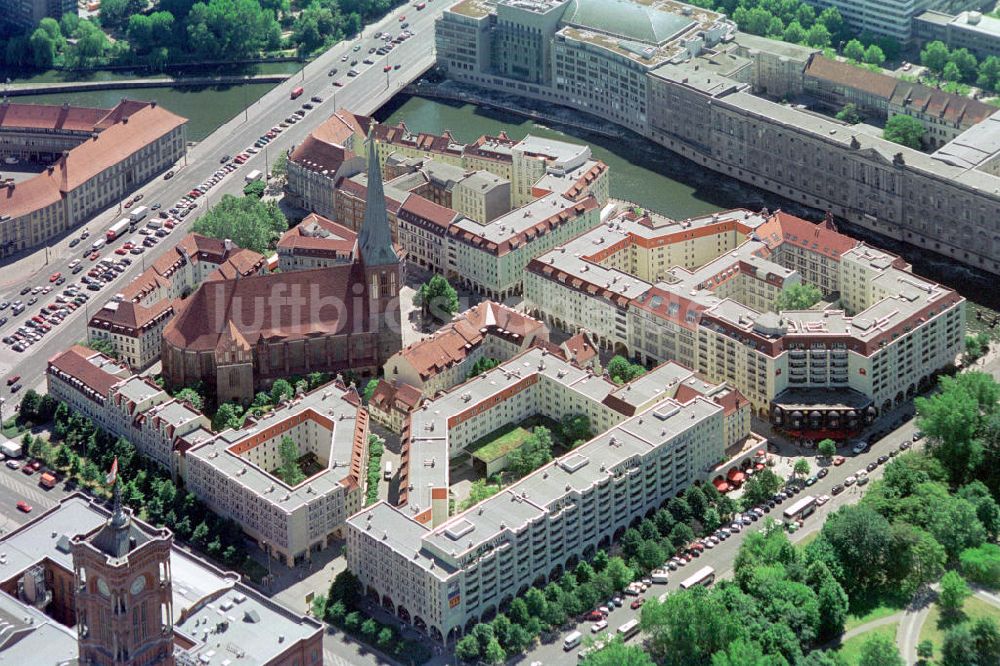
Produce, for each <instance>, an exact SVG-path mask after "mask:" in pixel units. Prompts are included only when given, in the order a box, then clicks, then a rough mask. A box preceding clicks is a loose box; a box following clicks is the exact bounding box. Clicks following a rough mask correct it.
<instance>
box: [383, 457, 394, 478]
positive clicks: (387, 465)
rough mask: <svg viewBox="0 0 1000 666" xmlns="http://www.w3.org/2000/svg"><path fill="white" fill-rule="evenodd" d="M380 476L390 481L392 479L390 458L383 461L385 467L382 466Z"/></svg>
mask: <svg viewBox="0 0 1000 666" xmlns="http://www.w3.org/2000/svg"><path fill="white" fill-rule="evenodd" d="M382 478H383V479H385V480H386V481H391V480H392V461H391V460H386V461H385V467H384V468H383V471H382Z"/></svg>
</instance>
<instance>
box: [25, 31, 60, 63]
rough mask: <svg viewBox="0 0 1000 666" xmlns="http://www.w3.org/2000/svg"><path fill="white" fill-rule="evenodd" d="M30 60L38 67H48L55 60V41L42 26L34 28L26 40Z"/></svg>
mask: <svg viewBox="0 0 1000 666" xmlns="http://www.w3.org/2000/svg"><path fill="white" fill-rule="evenodd" d="M28 43H29V45H30V46H31V57H32V62H33V63H34V65H35V67H37V68H38V69H48V68H50V67H52V64H53V63H54V62H55V60H56V42H55V40H53V39H52V37H51V36H49V33H47V32H46V31H45V30H44V29H42V28H36V29H35V31H34V32H33V33H31V37H30V38H29V40H28Z"/></svg>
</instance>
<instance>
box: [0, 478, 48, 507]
mask: <svg viewBox="0 0 1000 666" xmlns="http://www.w3.org/2000/svg"><path fill="white" fill-rule="evenodd" d="M15 474H17V475H21V472H20V471H17V472H15V471H14V470H11V469H7V468H6V467H4V468H0V486H3V487H5V488H7V489H8V490H10V491H11V492H13V493H16V494H17V495H18V496H20V498H21V499H23V500H24V501H25V502H27V503H28V504H30V505H31V506H32V507H34V509H35V510H36V511H37V510H42V511H44V510H46V509H48V508H50V507H52V506H54V505H55V503H56V499H55V498H53V497H51V496H50V495H49V494H48V493H46V492H45V491H44V490H42V489H41V488H39V487H38V486H37V485H36V484H37V482H38V474H37V473H36V474H34V475H32V476H30V477H25V478H24V479H23V480H22V479H19V478H17V476H14V475H15ZM11 509H13V507H11ZM0 511H3V513H6V512H7V507H0Z"/></svg>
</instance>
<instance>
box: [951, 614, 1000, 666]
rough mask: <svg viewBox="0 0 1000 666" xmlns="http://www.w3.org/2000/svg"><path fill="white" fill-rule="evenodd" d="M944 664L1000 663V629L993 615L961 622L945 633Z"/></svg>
mask: <svg viewBox="0 0 1000 666" xmlns="http://www.w3.org/2000/svg"><path fill="white" fill-rule="evenodd" d="M940 663H941V665H942V666H986V665H987V664H990V665H993V664H1000V631H998V630H997V624H996V621H995V620H994V619H993V618H991V617H981V618H979V619H977V620H976V621H974V622H961V623H959V624H957V625H955V626H953V627H952V628H951V629H949V630H948V631H947V632H946V633H945V635H944V645H942V647H941V662H940Z"/></svg>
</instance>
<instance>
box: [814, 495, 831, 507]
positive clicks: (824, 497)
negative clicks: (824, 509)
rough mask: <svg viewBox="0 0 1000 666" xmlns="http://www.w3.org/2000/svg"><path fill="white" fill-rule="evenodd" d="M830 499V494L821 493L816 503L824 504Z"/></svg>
mask: <svg viewBox="0 0 1000 666" xmlns="http://www.w3.org/2000/svg"><path fill="white" fill-rule="evenodd" d="M829 501H830V496H829V495H820V496H819V497H817V498H816V504H817V505H818V506H823V505H824V504H826V503H827V502H829Z"/></svg>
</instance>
